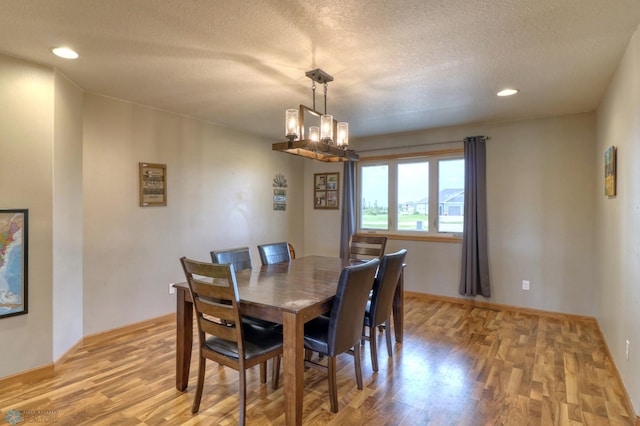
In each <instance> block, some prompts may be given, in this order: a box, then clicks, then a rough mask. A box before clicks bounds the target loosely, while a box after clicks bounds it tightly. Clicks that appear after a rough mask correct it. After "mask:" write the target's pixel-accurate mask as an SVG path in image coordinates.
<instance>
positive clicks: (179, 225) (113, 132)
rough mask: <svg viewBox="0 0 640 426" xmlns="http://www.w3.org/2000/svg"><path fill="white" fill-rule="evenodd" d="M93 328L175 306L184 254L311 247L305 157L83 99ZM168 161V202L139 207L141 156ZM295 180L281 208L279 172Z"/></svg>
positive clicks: (88, 298)
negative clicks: (306, 232)
mask: <svg viewBox="0 0 640 426" xmlns="http://www.w3.org/2000/svg"><path fill="white" fill-rule="evenodd" d="M83 131H84V136H83V143H84V146H83V193H84V245H83V247H84V271H83V273H84V304H83V306H84V333H85V335H90V334H94V333H97V332H100V331H104V330H109V329H112V328H116V327H120V326H123V325H127V324H131V323H133V322H136V321H141V320H145V319H148V318H153V317H156V316H159V315H164V314H167V313H170V312H173V311H174V310H175V299H174V298H175V296H170V295H169V294H168V284H169V283H170V282H174V281H183V280H184V276H183V273H182V269H181V267H180V264H179V258H180V257H181V256H187V257H191V258H194V259H200V260H210V259H211V258H210V254H209V252H210V251H211V250H213V249H216V248H229V247H238V246H244V245H248V246H250V247H251V250H252V255H253V263H254V265H259V264H260V258H259V256H258V252H257V249H256V246H257V245H258V244H261V243H268V242H277V241H283V240H285V241H286V240H289V241H291V242H292V243H293V244H294V245H296V246H297V248H299V250H300V251H301V252H302V251H304V246H303V241H302V238H301V235H303V229H302V227H303V207H302V191H303V189H302V182H303V166H304V160H303V159H300V158H297V157H294V156H290V155H283V154H281V153H278V152H273V151H271V141H265V140H261V139H258V138H255V137H252V136H248V135H245V134H242V133H239V132H234V131H232V130H229V129H226V128H223V127H220V126H216V125H212V124H208V123H205V122H202V121H197V120H193V119H190V118H186V117H183V116H178V115H175V114H170V113H166V112H163V111H158V110H154V109H151V108H146V107H142V106H139V105H135V104H131V103H128V102H123V101H118V100H113V99H109V98H105V97H101V96H97V95H92V94H87V95H85V99H84V129H83ZM139 162H149V163H163V164H166V165H167V179H168V182H167V184H168V205H167V206H166V207H144V208H143V207H139V203H138V163H139ZM278 173H282V174H284V176H285V178H286V179H287V182H288V188H287V210H286V211H284V212H282V211H274V210H273V179H274V177H275V176H276V174H278Z"/></svg>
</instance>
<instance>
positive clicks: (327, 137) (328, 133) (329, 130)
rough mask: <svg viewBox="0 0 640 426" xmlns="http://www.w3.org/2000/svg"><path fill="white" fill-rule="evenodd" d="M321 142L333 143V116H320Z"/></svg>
mask: <svg viewBox="0 0 640 426" xmlns="http://www.w3.org/2000/svg"><path fill="white" fill-rule="evenodd" d="M320 140H321V141H322V142H325V143H331V142H333V115H322V116H320Z"/></svg>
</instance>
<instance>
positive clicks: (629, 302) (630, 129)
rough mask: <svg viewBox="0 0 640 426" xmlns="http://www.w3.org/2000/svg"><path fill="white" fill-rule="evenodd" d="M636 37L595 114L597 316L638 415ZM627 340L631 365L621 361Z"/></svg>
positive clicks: (639, 81)
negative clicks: (614, 167) (612, 156)
mask: <svg viewBox="0 0 640 426" xmlns="http://www.w3.org/2000/svg"><path fill="white" fill-rule="evenodd" d="M639 117H640V32H639V31H636V33H635V34H634V36H633V38H632V39H631V42H630V44H629V46H628V48H627V52H626V54H625V56H624V58H623V59H622V61H621V63H620V65H619V67H618V70H617V72H616V75H615V77H614V78H613V80H612V82H611V85H610V87H609V89H608V91H607V93H606V96H605V98H604V100H603V102H602V104H601V106H600V108H599V110H598V137H597V140H598V143H597V149H596V158H595V159H594V167H595V168H596V169H597V170H598V173H597V175H596V178H595V182H596V183H595V185H596V187H597V198H596V199H597V204H596V205H597V210H596V211H597V215H596V218H597V221H596V223H597V240H596V252H597V259H598V263H597V281H598V283H599V291H598V294H597V300H598V302H599V303H598V310H597V314H598V315H597V317H598V322H599V323H600V327H601V328H602V331H603V333H604V335H605V337H606V339H607V343H608V345H609V349H610V350H611V352H612V354H613V358H614V361H615V364H616V367H617V368H618V371H619V372H620V375H621V376H622V380H623V382H624V384H625V387H626V389H627V392H628V393H629V395H630V397H631V400H632V402H633V405H634V409H635V411H636V413H640V170H639V169H638V162H639V159H640V119H639ZM612 145H613V146H616V147H617V149H618V181H617V182H618V191H617V196H615V197H612V198H608V197H605V196H604V183H603V182H604V160H603V157H604V151H605V150H606V149H607V148H608V147H610V146H612ZM626 340H629V341H630V343H631V345H630V354H629V355H630V356H629V360H627V359H626V356H625V349H626V348H625V346H626V342H625V341H626Z"/></svg>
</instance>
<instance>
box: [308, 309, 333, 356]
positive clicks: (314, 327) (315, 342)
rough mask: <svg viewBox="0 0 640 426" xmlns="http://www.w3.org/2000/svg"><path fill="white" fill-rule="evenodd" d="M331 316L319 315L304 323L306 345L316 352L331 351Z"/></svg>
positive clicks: (325, 353) (324, 352)
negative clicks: (329, 343) (329, 342)
mask: <svg viewBox="0 0 640 426" xmlns="http://www.w3.org/2000/svg"><path fill="white" fill-rule="evenodd" d="M328 340H329V318H328V317H325V316H319V317H317V318H314V319H312V320H311V321H309V322H307V323H306V324H305V325H304V347H305V348H307V349H310V350H312V351H314V352H318V353H321V354H323V355H327V354H328V353H329V349H328V348H329V346H328V343H327V342H328Z"/></svg>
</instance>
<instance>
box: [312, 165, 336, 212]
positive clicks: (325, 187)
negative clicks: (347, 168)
mask: <svg viewBox="0 0 640 426" xmlns="http://www.w3.org/2000/svg"><path fill="white" fill-rule="evenodd" d="M339 177H340V173H315V174H314V175H313V208H314V209H338V208H339V207H340V204H339V202H338V200H339V196H338V186H339Z"/></svg>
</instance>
